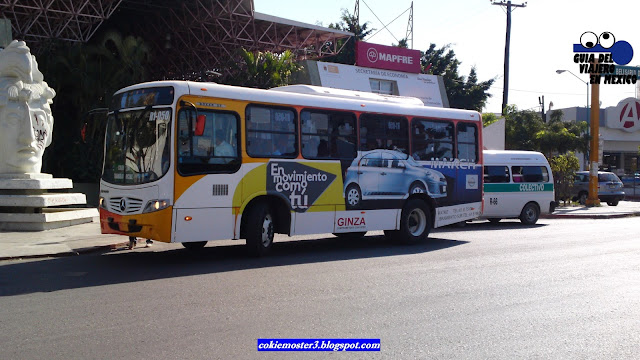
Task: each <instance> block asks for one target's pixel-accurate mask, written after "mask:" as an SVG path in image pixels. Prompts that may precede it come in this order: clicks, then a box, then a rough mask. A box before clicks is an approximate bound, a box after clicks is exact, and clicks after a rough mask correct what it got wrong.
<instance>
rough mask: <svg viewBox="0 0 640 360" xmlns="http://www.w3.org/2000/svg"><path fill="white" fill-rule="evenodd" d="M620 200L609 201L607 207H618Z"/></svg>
mask: <svg viewBox="0 0 640 360" xmlns="http://www.w3.org/2000/svg"><path fill="white" fill-rule="evenodd" d="M618 202H619V200H613V201H607V205H609V206H618Z"/></svg>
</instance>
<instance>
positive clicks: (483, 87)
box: [421, 44, 495, 111]
mask: <svg viewBox="0 0 640 360" xmlns="http://www.w3.org/2000/svg"><path fill="white" fill-rule="evenodd" d="M421 65H422V69H423V72H424V73H427V74H432V75H440V76H442V78H443V80H444V86H445V89H447V96H448V97H449V106H451V107H452V108H457V109H469V110H476V111H482V108H483V107H484V106H485V105H486V102H487V99H488V98H489V97H490V96H491V94H489V93H488V92H487V91H488V90H489V88H490V87H491V85H492V84H493V82H494V81H495V79H489V80H487V81H483V82H478V75H477V73H476V68H475V67H472V68H471V70H470V71H469V76H468V77H466V78H465V77H464V76H461V75H459V74H458V67H459V65H460V61H459V60H458V59H456V54H455V53H454V52H453V50H452V49H451V45H450V44H447V45H445V46H443V47H441V48H439V49H438V48H436V45H435V44H431V45H429V49H427V51H425V52H423V53H422V56H421Z"/></svg>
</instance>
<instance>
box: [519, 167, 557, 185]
mask: <svg viewBox="0 0 640 360" xmlns="http://www.w3.org/2000/svg"><path fill="white" fill-rule="evenodd" d="M511 173H512V174H513V182H549V171H548V170H547V168H546V167H544V166H512V167H511Z"/></svg>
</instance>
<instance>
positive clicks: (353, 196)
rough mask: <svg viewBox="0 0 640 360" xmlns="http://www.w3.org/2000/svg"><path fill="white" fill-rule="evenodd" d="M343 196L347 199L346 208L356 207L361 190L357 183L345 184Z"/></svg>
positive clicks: (360, 198) (358, 203)
mask: <svg viewBox="0 0 640 360" xmlns="http://www.w3.org/2000/svg"><path fill="white" fill-rule="evenodd" d="M345 197H346V200H347V209H357V208H358V207H359V206H360V203H361V202H362V191H360V187H359V186H358V185H356V184H351V185H349V186H347V191H346V192H345Z"/></svg>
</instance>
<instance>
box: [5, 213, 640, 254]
mask: <svg viewBox="0 0 640 360" xmlns="http://www.w3.org/2000/svg"><path fill="white" fill-rule="evenodd" d="M628 216H640V202H636V201H621V202H620V204H618V206H608V205H607V204H606V203H603V205H602V206H599V207H591V208H589V207H586V206H573V207H571V206H567V207H562V206H561V207H558V208H557V209H556V211H555V212H554V213H553V214H551V215H543V216H541V217H542V218H547V219H550V218H586V219H611V218H618V217H628ZM141 242H142V243H144V240H142V241H140V240H138V246H141V245H142V244H141ZM128 244H129V239H128V238H127V237H126V236H121V235H102V234H100V223H99V221H98V219H97V218H95V219H94V222H92V223H87V224H81V225H75V226H70V227H66V228H61V229H53V230H46V231H36V232H3V231H0V260H7V259H19V258H37V257H49V256H69V255H78V254H82V253H87V252H92V251H108V250H112V249H120V248H125V247H126V246H127V245H128ZM143 246H144V245H143Z"/></svg>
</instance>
